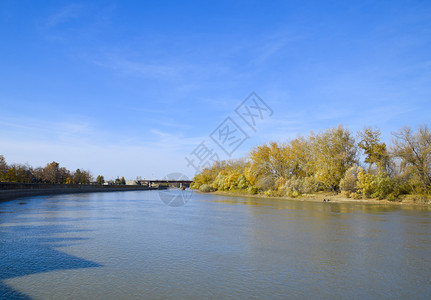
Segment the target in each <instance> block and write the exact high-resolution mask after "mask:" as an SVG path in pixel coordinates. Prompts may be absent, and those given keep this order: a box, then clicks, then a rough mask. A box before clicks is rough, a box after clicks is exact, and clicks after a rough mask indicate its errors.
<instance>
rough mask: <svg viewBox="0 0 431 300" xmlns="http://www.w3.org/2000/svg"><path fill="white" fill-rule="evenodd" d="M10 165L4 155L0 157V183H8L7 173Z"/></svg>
mask: <svg viewBox="0 0 431 300" xmlns="http://www.w3.org/2000/svg"><path fill="white" fill-rule="evenodd" d="M8 169H9V167H8V165H7V163H6V160H5V158H4V156H3V155H0V181H6V173H7V172H8Z"/></svg>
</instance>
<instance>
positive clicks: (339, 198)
mask: <svg viewBox="0 0 431 300" xmlns="http://www.w3.org/2000/svg"><path fill="white" fill-rule="evenodd" d="M194 191H195V192H196V193H199V194H214V195H219V196H229V197H250V198H258V199H272V200H288V201H300V202H319V203H323V202H324V201H323V199H329V200H330V201H329V203H344V204H372V205H376V204H377V205H399V206H403V205H406V206H407V205H412V206H425V207H431V205H430V204H431V200H428V201H427V202H415V201H413V200H406V201H403V200H402V199H400V200H396V201H390V200H386V199H382V200H378V199H352V198H346V197H345V196H343V195H341V194H338V195H327V194H311V195H304V196H300V197H297V198H289V197H277V196H266V195H261V194H257V195H252V194H248V193H240V192H226V191H215V192H208V193H204V192H200V191H198V190H194ZM325 203H327V202H325Z"/></svg>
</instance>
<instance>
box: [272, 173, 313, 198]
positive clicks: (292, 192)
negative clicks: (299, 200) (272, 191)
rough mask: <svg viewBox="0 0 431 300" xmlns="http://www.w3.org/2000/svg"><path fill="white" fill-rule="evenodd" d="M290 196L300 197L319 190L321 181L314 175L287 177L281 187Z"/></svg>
mask: <svg viewBox="0 0 431 300" xmlns="http://www.w3.org/2000/svg"><path fill="white" fill-rule="evenodd" d="M279 189H280V190H281V191H284V192H285V194H286V196H288V197H298V196H300V195H302V194H311V193H314V192H317V191H318V189H319V183H318V182H317V180H316V179H315V178H314V177H296V176H292V177H291V178H289V179H287V180H286V181H285V182H284V183H283V184H282V185H281V186H280V188H279Z"/></svg>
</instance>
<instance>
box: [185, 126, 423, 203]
mask: <svg viewBox="0 0 431 300" xmlns="http://www.w3.org/2000/svg"><path fill="white" fill-rule="evenodd" d="M191 188H194V189H199V190H200V191H203V192H210V191H246V192H248V193H250V194H258V193H262V194H265V195H269V196H288V197H297V196H300V195H306V194H313V193H317V192H321V191H323V192H334V193H339V192H342V193H343V194H345V196H347V197H352V198H355V199H360V198H363V199H368V198H378V199H389V200H395V199H397V198H398V197H399V196H400V195H404V194H416V195H425V196H429V195H430V193H431V133H430V130H429V128H428V126H427V125H423V126H420V127H419V128H418V129H417V130H413V129H411V128H410V127H404V128H402V129H400V130H399V131H397V132H394V133H392V143H391V144H390V145H386V143H385V142H383V141H382V138H381V131H380V130H379V129H378V128H371V127H366V128H364V129H363V130H361V131H359V132H358V133H357V134H356V137H355V136H354V134H353V133H352V132H351V131H349V130H348V129H347V128H344V127H343V126H342V125H339V126H337V127H334V128H329V129H326V130H325V131H323V132H320V133H318V134H315V133H313V132H311V133H310V134H309V135H308V136H305V137H302V136H300V137H298V138H295V139H293V140H291V141H288V142H284V143H278V142H270V143H269V144H263V145H260V146H257V147H255V148H253V149H252V150H251V151H250V153H249V155H248V156H247V157H246V158H243V159H239V160H230V161H221V162H216V163H215V164H213V165H212V166H211V167H210V168H206V169H203V170H202V171H201V172H200V173H199V174H197V175H196V176H195V177H194V178H193V183H192V185H191Z"/></svg>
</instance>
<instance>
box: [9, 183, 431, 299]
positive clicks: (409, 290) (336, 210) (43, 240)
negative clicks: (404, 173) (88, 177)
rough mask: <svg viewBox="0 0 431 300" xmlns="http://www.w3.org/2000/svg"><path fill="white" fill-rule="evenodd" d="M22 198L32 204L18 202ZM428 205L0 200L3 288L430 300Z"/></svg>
mask: <svg viewBox="0 0 431 300" xmlns="http://www.w3.org/2000/svg"><path fill="white" fill-rule="evenodd" d="M22 203H25V204H22ZM430 216H431V212H430V210H429V209H428V208H418V207H400V206H391V205H387V206H386V205H385V206H383V205H365V204H339V203H309V202H301V201H282V200H268V199H257V198H241V197H235V198H233V197H225V196H217V195H207V194H204V195H202V194H194V195H193V198H192V200H191V201H190V202H188V203H187V205H186V206H184V207H178V208H172V207H167V206H165V205H163V204H162V203H161V202H160V201H159V199H158V195H157V192H154V191H142V192H122V193H97V194H79V195H65V196H64V195H62V196H52V197H34V198H32V199H20V200H16V201H12V202H7V203H2V204H0V253H2V256H1V258H0V265H1V272H0V279H1V282H0V296H1V297H2V298H11V297H14V298H22V299H26V298H35V299H82V298H87V299H88V298H90V299H118V298H123V299H131V298H136V299H139V298H154V299H166V298H172V299H202V298H210V299H219V298H256V299H262V298H275V299H286V298H326V299H329V298H331V299H332V298H343V299H351V298H355V299H359V298H410V299H411V298H428V297H429V296H430V295H431V284H430V278H431V276H430V275H431V271H430V268H431V258H430V257H429V253H428V252H429V249H430V246H431V230H430V229H431V228H430Z"/></svg>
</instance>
